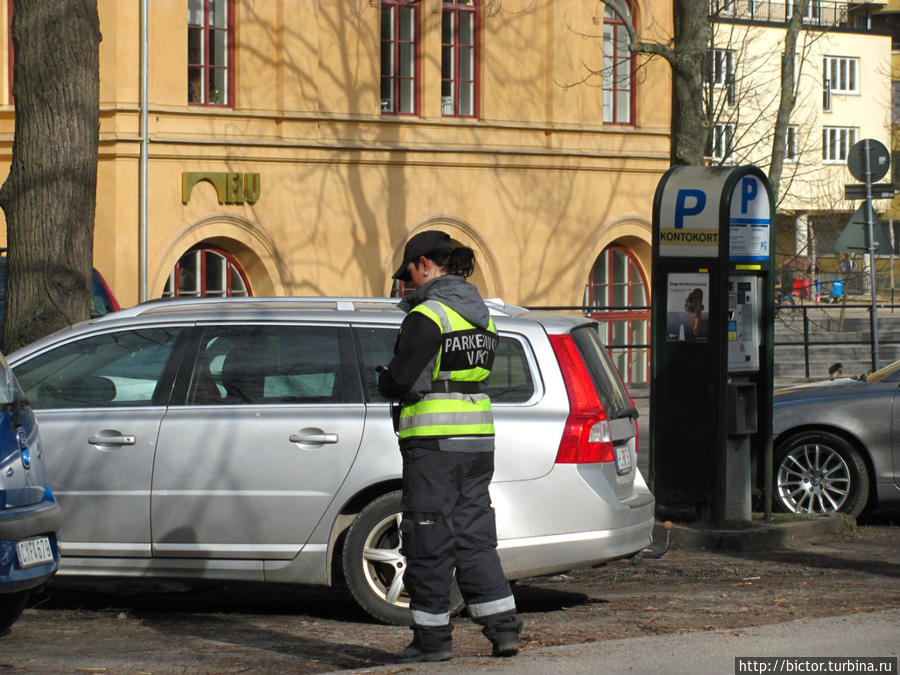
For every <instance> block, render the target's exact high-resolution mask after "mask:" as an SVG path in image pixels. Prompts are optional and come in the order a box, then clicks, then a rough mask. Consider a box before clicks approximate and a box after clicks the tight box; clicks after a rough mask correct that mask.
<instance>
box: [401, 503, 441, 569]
mask: <svg viewBox="0 0 900 675" xmlns="http://www.w3.org/2000/svg"><path fill="white" fill-rule="evenodd" d="M400 536H401V548H400V552H401V553H402V554H403V555H405V556H406V557H407V558H413V559H422V558H430V557H433V556H435V555H437V554H438V553H439V552H440V550H441V549H442V548H443V547H444V546H445V544H446V539H447V533H446V531H444V528H443V527H441V521H440V516H439V515H438V514H436V513H404V514H403V520H402V521H400Z"/></svg>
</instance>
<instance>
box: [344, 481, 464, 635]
mask: <svg viewBox="0 0 900 675" xmlns="http://www.w3.org/2000/svg"><path fill="white" fill-rule="evenodd" d="M400 518H401V507H400V492H399V491H396V492H389V493H387V494H385V495H382V496H381V497H379V498H378V499H376V500H374V501H373V502H371V503H369V504H368V505H367V506H366V507H365V508H364V509H363V510H362V511H360V513H359V515H358V516H357V517H356V519H355V520H354V521H353V524H352V525H351V526H350V529H349V530H348V532H347V539H346V541H345V543H344V554H343V561H342V562H343V568H344V578H345V579H346V581H347V586H348V587H349V589H350V593H351V594H352V595H353V598H354V600H356V602H357V604H359V606H360V607H362V608H363V609H364V610H365V611H366V612H367V613H368V614H370V615H371V616H373V617H375V618H376V619H378V620H379V621H383V622H384V623H388V624H393V625H396V626H409V625H411V624H412V617H411V615H410V611H409V596H408V595H407V594H406V590H405V588H404V586H403V572H404V570H405V568H406V559H405V558H404V556H403V554H402V553H400ZM463 604H464V603H463V599H462V595H461V594H460V592H459V587H458V586H457V585H456V582H455V581H454V582H453V587H452V589H451V593H450V611H451V613H455V612H458V611H459V610H460V609H461V608H462V606H463Z"/></svg>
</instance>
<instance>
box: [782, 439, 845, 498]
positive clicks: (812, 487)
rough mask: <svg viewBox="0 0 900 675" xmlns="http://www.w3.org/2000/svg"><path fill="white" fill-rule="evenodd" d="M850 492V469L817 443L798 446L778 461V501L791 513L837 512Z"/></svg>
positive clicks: (842, 459) (832, 452) (835, 452)
mask: <svg viewBox="0 0 900 675" xmlns="http://www.w3.org/2000/svg"><path fill="white" fill-rule="evenodd" d="M850 489H851V472H850V467H849V466H848V465H847V462H846V461H844V458H843V457H841V455H840V454H839V453H838V452H837V451H836V450H834V449H833V448H830V447H828V446H827V445H823V444H820V443H807V444H803V445H798V446H797V447H795V448H793V449H792V450H791V451H790V452H788V453H787V454H786V455H785V456H784V458H783V459H782V460H781V464H779V466H778V473H777V475H776V490H777V495H778V498H779V499H780V500H781V502H782V504H783V505H784V506H785V508H786V509H787V510H788V511H793V512H794V513H834V512H836V511H839V510H840V509H841V507H842V506H843V505H844V503H845V502H846V501H847V497H848V496H849V494H850Z"/></svg>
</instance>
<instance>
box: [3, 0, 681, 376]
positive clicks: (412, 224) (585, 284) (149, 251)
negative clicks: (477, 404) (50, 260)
mask: <svg viewBox="0 0 900 675" xmlns="http://www.w3.org/2000/svg"><path fill="white" fill-rule="evenodd" d="M145 1H146V0H145ZM8 2H10V0H2V1H0V5H7V4H8ZM98 4H99V13H100V28H101V32H102V35H103V39H102V42H101V44H100V111H101V129H100V157H99V166H98V188H97V214H96V222H95V239H94V241H95V248H94V264H95V266H96V267H97V268H98V269H99V270H100V271H101V272H102V273H103V275H104V276H105V278H106V280H107V281H108V282H109V284H110V286H111V287H112V289H113V291H114V293H115V294H116V296H117V297H118V299H119V301H120V302H121V304H122V305H123V306H128V305H132V304H135V303H138V302H140V301H142V300H144V299H152V298H157V297H160V296H162V295H169V294H177V293H180V294H208V295H216V294H232V293H233V294H243V293H249V294H252V295H322V294H327V295H351V296H360V295H362V296H365V295H388V294H390V293H391V292H392V280H391V278H390V275H391V272H392V271H393V270H394V269H395V268H396V267H397V265H398V262H399V259H400V255H401V252H402V249H403V245H404V242H405V241H406V240H407V239H408V238H409V237H410V236H411V235H412V234H414V233H415V232H417V231H419V230H422V229H425V228H434V227H438V228H442V229H445V230H446V231H448V232H449V233H450V234H451V236H452V237H453V238H454V239H455V240H456V241H457V242H459V243H461V244H465V245H468V246H471V247H472V248H473V249H474V250H475V252H476V256H477V258H476V260H477V263H478V271H477V272H476V275H475V277H474V281H475V282H476V283H477V284H478V285H479V287H480V290H481V291H482V293H483V294H484V295H485V296H502V297H503V298H504V299H505V300H506V301H508V302H512V303H517V304H522V305H580V304H581V303H582V302H584V301H585V298H587V299H588V300H589V301H591V302H592V303H594V304H596V305H628V304H630V305H647V304H648V303H649V297H648V296H647V294H646V289H647V288H648V285H647V281H648V280H647V276H648V274H649V269H650V229H651V209H652V201H653V194H654V190H655V187H656V184H657V182H658V180H659V178H660V176H661V175H662V173H663V172H664V171H665V170H666V169H667V167H668V163H669V161H668V160H669V122H670V101H671V78H670V74H669V69H668V66H667V65H666V64H665V62H664V61H662V60H661V59H650V60H647V59H645V58H640V59H634V60H630V59H628V58H627V56H628V55H627V54H624V55H623V54H622V49H621V46H622V45H621V42H620V41H618V40H619V39H620V38H618V39H617V35H618V36H624V30H623V26H622V25H621V24H620V22H619V21H618V20H617V19H615V18H614V17H613V15H612V14H611V13H610V12H608V11H606V12H605V11H604V6H603V5H602V3H600V2H597V1H596V0H503V2H498V1H496V0H463V1H460V2H447V1H443V2H442V1H441V0H149V1H146V5H145V2H144V1H142V0H99V3H98ZM145 6H146V11H147V36H148V39H147V52H148V55H149V57H148V67H147V69H146V76H147V91H148V95H147V97H146V101H145V100H144V99H143V97H142V61H141V45H142V30H141V25H142V22H141V18H142V10H143V9H144V7H145ZM634 13H635V22H636V24H637V28H638V31H639V32H640V33H641V34H642V35H643V36H645V37H648V38H653V39H667V37H668V35H669V34H670V33H671V25H672V17H671V4H670V3H669V2H664V1H663V0H640V1H637V2H636V3H635V7H634ZM9 15H10V12H9V11H0V17H4V18H6V17H8V16H9ZM7 34H8V32H7V31H6V30H4V31H2V35H7ZM617 44H618V45H619V47H618V48H617V47H616V45H617ZM3 50H4V51H5V52H6V56H7V58H9V54H8V45H6V44H5V42H4V43H3ZM604 52H605V53H606V56H605V57H604ZM0 71H3V69H0ZM3 78H8V73H7V72H5V71H4V72H3V73H0V103H2V104H3V105H0V155H2V158H0V161H3V162H5V163H6V164H7V165H8V163H9V161H10V159H11V157H10V155H11V147H12V139H13V124H14V121H13V120H14V110H13V106H11V105H10V104H9V90H10V87H9V83H8V82H4V81H2V80H3ZM144 108H145V109H146V113H147V115H146V134H144V132H143V125H142V110H143V109H144ZM144 142H146V145H145V146H144ZM144 153H146V192H145V195H143V194H142V178H141V176H142V167H143V166H144V162H143V156H144ZM144 199H146V217H142V215H141V214H142V205H143V200H144ZM144 261H146V264H144ZM614 287H615V288H614ZM636 329H637V330H638V333H639V334H637V335H635V336H632V335H628V338H629V339H631V338H632V337H634V338H636V339H634V340H633V341H634V342H635V343H640V342H646V341H647V340H646V335H645V334H640V333H642V332H643V331H644V330H645V329H644V327H643V325H642V324H640V325H637V326H636ZM623 342H627V340H620V343H623ZM641 367H643V366H641Z"/></svg>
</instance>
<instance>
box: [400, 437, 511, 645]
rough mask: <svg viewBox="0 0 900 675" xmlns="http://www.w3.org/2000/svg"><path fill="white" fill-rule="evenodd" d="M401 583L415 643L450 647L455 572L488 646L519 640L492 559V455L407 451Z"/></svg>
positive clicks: (494, 538)
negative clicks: (404, 589) (488, 642)
mask: <svg viewBox="0 0 900 675" xmlns="http://www.w3.org/2000/svg"><path fill="white" fill-rule="evenodd" d="M401 453H402V455H403V520H402V521H401V525H400V531H401V533H402V551H403V553H404V555H405V556H406V571H405V572H404V575H403V581H404V584H405V585H406V589H407V591H408V593H409V596H410V609H411V610H412V617H413V630H414V632H415V641H416V643H417V644H418V645H419V647H420V648H422V649H424V650H428V651H431V650H442V649H448V648H449V647H450V646H451V644H452V639H451V637H450V632H451V630H452V627H451V625H450V589H451V586H452V583H453V572H454V570H455V571H456V581H457V583H458V584H459V590H460V591H461V592H462V596H463V599H464V600H465V601H466V604H467V605H468V610H469V614H470V615H471V616H472V618H473V619H474V620H475V621H476V622H477V623H479V624H480V625H481V626H482V632H483V633H484V635H485V636H486V637H487V638H488V639H489V640H491V641H492V642H495V643H496V642H503V641H505V640H508V639H510V638H515V637H517V636H518V634H519V631H520V630H521V628H522V622H521V621H520V620H519V618H518V616H517V615H516V606H515V600H514V598H513V596H512V593H511V592H510V589H509V583H508V582H507V580H506V577H505V576H504V574H503V569H502V568H501V566H500V558H499V557H498V556H497V530H496V525H495V520H494V509H493V508H492V507H491V497H490V494H489V493H488V485H489V484H490V482H491V477H492V476H493V474H494V453H493V452H472V453H468V452H447V451H441V450H431V449H423V448H415V447H413V448H404V449H402V450H401Z"/></svg>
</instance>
